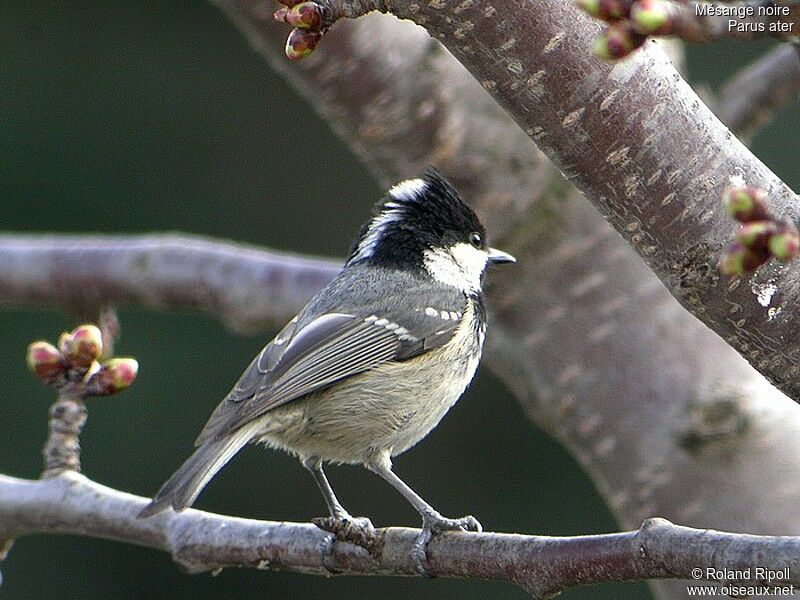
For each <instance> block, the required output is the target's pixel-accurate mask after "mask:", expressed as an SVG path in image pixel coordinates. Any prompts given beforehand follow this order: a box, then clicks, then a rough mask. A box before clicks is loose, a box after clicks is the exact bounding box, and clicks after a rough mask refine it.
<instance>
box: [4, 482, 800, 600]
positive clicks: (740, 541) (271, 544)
mask: <svg viewBox="0 0 800 600" xmlns="http://www.w3.org/2000/svg"><path fill="white" fill-rule="evenodd" d="M147 502H148V499H147V498H141V497H138V496H134V495H131V494H126V493H123V492H119V491H117V490H114V489H111V488H108V487H105V486H102V485H100V484H98V483H95V482H93V481H91V480H89V479H87V478H86V477H84V476H83V475H80V474H79V473H75V472H70V471H67V472H64V473H62V474H60V475H57V476H54V477H50V478H46V479H42V480H39V481H30V480H23V479H16V478H13V477H7V476H5V475H0V548H2V547H6V548H7V547H8V540H11V539H13V538H15V537H19V536H23V535H31V534H35V533H62V534H64V533H66V534H76V535H88V536H92V537H101V538H105V539H111V540H116V541H120V542H127V543H134V544H138V545H141V546H146V547H149V548H156V549H158V550H163V551H165V552H168V553H170V554H171V555H172V557H173V559H174V560H175V561H176V562H178V563H179V564H181V565H182V566H183V567H184V568H186V569H187V570H188V571H190V572H192V573H197V572H202V571H214V570H217V569H221V568H227V567H244V568H256V569H275V570H289V571H298V572H302V573H310V574H316V575H330V573H331V570H334V571H336V572H341V573H344V574H349V575H414V574H415V569H414V565H413V561H412V559H411V547H412V545H413V543H414V540H415V539H416V537H417V535H418V533H419V532H418V530H415V529H406V528H389V529H381V530H378V539H377V541H376V543H375V545H374V546H372V547H371V548H370V550H369V551H367V550H366V549H364V548H361V547H359V546H355V545H352V544H348V543H341V542H337V543H335V544H334V549H333V554H332V561H326V563H325V564H323V561H322V556H323V554H322V548H323V547H324V544H325V542H326V540H327V538H328V536H329V534H327V533H325V532H323V531H322V530H321V529H318V528H317V527H315V526H314V525H310V524H302V523H275V522H267V521H254V520H250V519H240V518H236V517H225V516H221V515H215V514H210V513H206V512H202V511H198V510H193V509H188V510H186V511H184V512H181V513H173V512H169V513H165V514H161V515H158V516H157V517H153V518H150V519H138V518H136V514H137V513H138V512H139V510H140V509H141V508H142V507H144V506H145V505H146V504H147ZM4 542H5V543H4ZM429 556H430V565H431V569H432V570H433V572H434V573H435V574H436V575H438V576H441V577H469V578H483V579H496V580H505V581H513V582H514V583H516V584H517V585H519V586H521V587H522V588H524V589H525V590H526V591H527V592H528V593H530V594H531V595H533V596H534V597H536V598H546V597H549V596H551V595H553V594H556V593H558V592H561V591H564V590H566V589H569V588H572V587H575V586H579V585H587V584H593V583H602V582H608V581H630V580H638V579H649V578H676V577H677V578H684V579H689V578H692V577H693V574H692V573H693V570H694V569H701V570H702V573H703V577H702V579H704V580H707V579H708V576H707V569H714V570H724V569H730V570H745V569H749V570H750V572H751V573H754V571H755V570H754V568H753V567H754V565H770V568H774V569H776V570H777V569H787V570H788V573H789V579H787V580H778V581H772V582H769V583H770V584H771V585H773V586H775V585H800V538H798V537H768V536H753V535H744V534H731V533H722V532H717V531H710V530H698V529H691V528H688V527H679V526H676V525H673V524H672V523H670V522H668V521H665V520H663V519H651V520H648V521H646V522H645V523H644V525H642V527H641V528H640V529H639V530H638V531H629V532H625V533H615V534H606V535H593V536H580V537H542V536H527V535H514V534H501V533H446V534H443V535H441V536H438V537H437V538H435V539H434V541H433V542H431V544H430V547H429ZM694 579H699V578H697V577H694ZM712 580H713V579H712ZM741 583H742V584H746V585H753V586H756V585H758V586H764V585H766V584H767V582H766V581H764V580H763V579H762V580H758V579H757V578H755V576H754V577H753V578H751V579H747V580H744V581H742V582H741Z"/></svg>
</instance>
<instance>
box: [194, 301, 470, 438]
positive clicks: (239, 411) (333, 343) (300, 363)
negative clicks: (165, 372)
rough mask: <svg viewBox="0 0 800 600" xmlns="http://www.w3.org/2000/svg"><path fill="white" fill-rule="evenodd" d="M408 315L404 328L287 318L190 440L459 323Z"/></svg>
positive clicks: (413, 349)
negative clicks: (280, 329) (407, 321)
mask: <svg viewBox="0 0 800 600" xmlns="http://www.w3.org/2000/svg"><path fill="white" fill-rule="evenodd" d="M406 319H407V320H408V315H406ZM412 320H413V321H414V323H412V324H410V325H411V326H410V327H403V326H401V325H399V324H398V323H396V322H394V321H392V320H391V315H390V316H389V317H385V316H384V317H381V318H379V317H377V316H375V315H369V316H366V317H364V316H358V315H352V314H344V313H327V314H323V315H321V316H319V317H317V318H316V319H314V320H312V321H311V322H310V323H308V324H306V325H304V326H302V327H298V326H297V324H296V322H292V323H290V324H289V325H288V326H287V327H286V328H285V329H284V330H283V331H281V333H279V334H278V336H276V338H275V339H274V340H273V341H272V342H271V343H270V344H268V345H267V346H266V347H265V348H264V350H262V352H261V353H260V354H259V355H258V356H257V357H256V358H255V359H254V360H253V362H252V363H251V364H250V366H249V367H248V368H247V370H246V371H245V372H244V373H243V374H242V377H241V378H240V379H239V382H238V383H237V384H236V386H234V388H233V390H231V392H230V393H229V394H228V396H227V397H226V398H225V399H224V400H223V401H222V402H221V403H220V405H219V406H218V407H217V409H216V410H215V411H214V413H213V414H212V415H211V418H210V419H209V421H208V423H207V424H206V426H205V428H204V429H203V431H202V432H201V433H200V435H199V436H198V438H197V440H196V441H195V444H196V445H201V444H203V443H205V442H208V441H214V440H218V439H221V438H222V437H224V436H226V435H228V434H229V433H231V432H233V431H236V430H237V429H239V428H240V427H241V426H243V425H244V424H245V423H248V422H249V421H251V420H252V419H254V418H257V417H259V416H261V415H263V414H264V413H266V412H267V411H269V410H270V409H272V408H275V407H277V406H280V405H282V404H285V403H286V402H289V401H291V400H294V399H296V398H300V397H301V396H305V395H306V394H309V393H311V392H314V391H316V390H319V389H322V388H324V387H327V386H329V385H331V384H333V383H335V382H337V381H339V380H341V379H344V378H346V377H350V376H353V375H356V374H358V373H362V372H364V371H367V370H369V369H372V368H374V367H376V366H378V365H380V364H382V363H385V362H388V361H392V360H407V359H409V358H412V357H413V356H417V355H418V354H421V353H423V352H427V351H428V350H431V349H432V348H435V347H438V346H441V345H442V344H444V343H446V342H447V340H449V339H450V337H451V336H452V334H453V331H454V330H455V328H456V327H457V325H458V321H446V322H442V321H440V320H439V319H432V318H430V317H429V316H427V317H426V315H424V314H423V315H418V316H417V317H416V318H413V319H412Z"/></svg>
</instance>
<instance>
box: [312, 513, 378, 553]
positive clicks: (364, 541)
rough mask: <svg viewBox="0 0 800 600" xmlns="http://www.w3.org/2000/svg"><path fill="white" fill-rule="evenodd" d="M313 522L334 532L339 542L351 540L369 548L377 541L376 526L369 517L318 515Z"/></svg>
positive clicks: (323, 528) (329, 531)
mask: <svg viewBox="0 0 800 600" xmlns="http://www.w3.org/2000/svg"><path fill="white" fill-rule="evenodd" d="M312 522H313V523H314V525H316V526H317V527H319V528H320V529H322V530H323V531H327V532H328V533H332V534H333V535H334V536H335V538H336V540H337V541H339V542H349V543H351V544H356V545H357V546H361V547H363V548H366V549H368V550H369V547H370V546H371V545H372V544H373V542H374V541H375V526H374V525H373V524H372V521H370V520H369V519H368V518H367V517H351V516H350V515H346V516H336V517H317V518H315V519H312Z"/></svg>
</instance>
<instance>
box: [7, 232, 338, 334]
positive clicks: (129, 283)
mask: <svg viewBox="0 0 800 600" xmlns="http://www.w3.org/2000/svg"><path fill="white" fill-rule="evenodd" d="M339 268H340V264H339V263H337V262H336V261H326V260H323V259H319V258H308V257H301V256H297V255H291V254H280V253H277V252H264V251H262V250H257V249H254V248H248V247H247V246H244V245H238V244H233V243H227V244H226V243H221V242H213V241H211V240H207V239H202V238H199V237H192V236H187V235H142V236H58V235H27V236H25V235H2V236H0V306H3V305H5V306H21V305H33V306H42V305H52V306H60V307H68V308H73V309H77V310H80V311H84V312H85V311H95V310H96V309H97V308H100V307H103V306H106V305H108V304H115V305H120V304H128V303H136V304H140V305H143V306H148V307H151V308H157V309H162V310H169V309H172V310H175V309H178V310H183V309H187V308H189V309H197V310H200V311H202V312H205V313H207V314H210V315H212V316H214V317H216V318H219V319H220V320H222V321H223V322H224V323H226V324H227V325H228V326H229V327H231V328H232V329H234V330H237V331H250V330H252V329H253V328H265V327H267V326H268V325H276V324H282V323H283V322H285V321H287V320H288V319H290V318H291V317H292V315H294V313H295V312H296V311H297V309H298V308H299V307H300V306H302V305H303V304H305V303H306V302H307V301H308V299H309V298H310V297H311V295H313V293H314V292H316V291H317V290H318V289H320V288H321V287H322V286H323V285H325V284H326V283H327V282H328V281H330V280H331V279H332V278H333V276H334V275H335V274H336V273H337V272H338V270H339Z"/></svg>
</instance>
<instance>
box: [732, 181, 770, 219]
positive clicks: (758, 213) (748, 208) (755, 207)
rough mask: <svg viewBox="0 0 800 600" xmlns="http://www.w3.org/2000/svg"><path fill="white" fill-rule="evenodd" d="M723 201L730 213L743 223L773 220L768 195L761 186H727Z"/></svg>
mask: <svg viewBox="0 0 800 600" xmlns="http://www.w3.org/2000/svg"><path fill="white" fill-rule="evenodd" d="M722 203H723V204H724V205H725V210H727V211H728V214H730V215H731V216H732V217H733V218H734V219H736V220H737V221H739V222H741V223H749V222H751V221H771V220H772V216H771V215H770V213H769V206H768V205H767V195H766V193H765V192H764V190H762V189H760V188H755V187H751V186H746V187H732V186H731V187H727V188H725V190H724V191H723V192H722Z"/></svg>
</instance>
